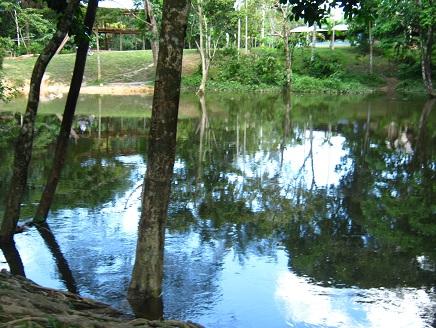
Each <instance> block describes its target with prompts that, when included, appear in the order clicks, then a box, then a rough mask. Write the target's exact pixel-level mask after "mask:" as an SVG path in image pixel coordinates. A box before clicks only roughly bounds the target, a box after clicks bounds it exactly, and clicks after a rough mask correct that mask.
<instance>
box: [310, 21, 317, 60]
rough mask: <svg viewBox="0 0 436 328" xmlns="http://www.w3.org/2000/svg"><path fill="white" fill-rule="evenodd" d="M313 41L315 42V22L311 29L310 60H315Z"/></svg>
mask: <svg viewBox="0 0 436 328" xmlns="http://www.w3.org/2000/svg"><path fill="white" fill-rule="evenodd" d="M315 43H316V23H314V24H313V31H312V52H311V54H310V61H311V62H313V61H314V60H315Z"/></svg>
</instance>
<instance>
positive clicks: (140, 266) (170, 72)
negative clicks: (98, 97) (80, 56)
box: [128, 0, 190, 317]
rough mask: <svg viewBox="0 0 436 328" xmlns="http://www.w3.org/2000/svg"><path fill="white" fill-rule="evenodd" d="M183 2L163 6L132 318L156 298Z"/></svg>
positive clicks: (186, 6) (183, 24)
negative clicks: (133, 314)
mask: <svg viewBox="0 0 436 328" xmlns="http://www.w3.org/2000/svg"><path fill="white" fill-rule="evenodd" d="M189 7H190V1H189V0H166V1H164V6H163V17H162V28H161V34H160V45H159V58H158V64H157V69H156V82H155V92H154V97H153V107H152V118H151V128H150V139H149V140H150V141H149V150H148V162H147V172H146V175H145V178H144V192H143V199H142V211H141V218H140V222H139V232H138V243H137V248H136V258H135V264H134V267H133V273H132V279H131V281H130V286H129V291H128V299H129V301H130V303H131V305H132V307H133V310H134V311H135V313H136V314H137V315H138V316H139V315H144V313H146V315H149V316H154V317H156V316H157V317H159V316H161V315H162V313H154V314H153V313H147V312H149V311H147V310H146V309H147V308H149V307H150V304H156V303H158V302H160V301H159V299H160V297H161V294H162V279H163V250H164V238H165V225H166V217H167V210H168V202H169V195H170V186H171V178H172V174H173V167H174V160H175V152H176V133H177V117H178V109H179V99H180V82H181V72H182V57H183V45H184V38H185V32H186V25H187V18H188V11H189Z"/></svg>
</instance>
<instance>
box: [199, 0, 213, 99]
mask: <svg viewBox="0 0 436 328" xmlns="http://www.w3.org/2000/svg"><path fill="white" fill-rule="evenodd" d="M197 11H198V12H197V13H198V30H199V34H200V37H199V39H200V40H199V41H200V43H197V47H198V51H199V52H200V58H201V82H200V86H199V88H198V91H197V93H198V94H199V95H200V96H201V95H204V92H205V90H206V82H207V76H208V73H209V56H208V52H209V51H210V50H208V49H206V48H207V47H208V45H207V43H208V40H207V26H206V24H205V17H204V15H203V2H202V0H198V3H197ZM205 34H206V35H205ZM205 38H206V40H205ZM205 41H206V42H205Z"/></svg>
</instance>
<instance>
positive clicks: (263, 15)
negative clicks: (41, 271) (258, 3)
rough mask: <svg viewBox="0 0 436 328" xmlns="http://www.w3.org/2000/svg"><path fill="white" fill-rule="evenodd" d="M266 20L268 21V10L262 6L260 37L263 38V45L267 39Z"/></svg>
mask: <svg viewBox="0 0 436 328" xmlns="http://www.w3.org/2000/svg"><path fill="white" fill-rule="evenodd" d="M265 19H266V9H265V7H263V6H262V25H261V29H260V37H261V38H262V44H263V43H264V39H265Z"/></svg>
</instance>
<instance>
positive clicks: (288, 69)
mask: <svg viewBox="0 0 436 328" xmlns="http://www.w3.org/2000/svg"><path fill="white" fill-rule="evenodd" d="M283 41H284V43H285V59H286V61H285V65H286V87H287V88H290V86H291V79H292V58H291V51H290V49H289V28H288V17H287V15H286V14H285V12H283Z"/></svg>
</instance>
